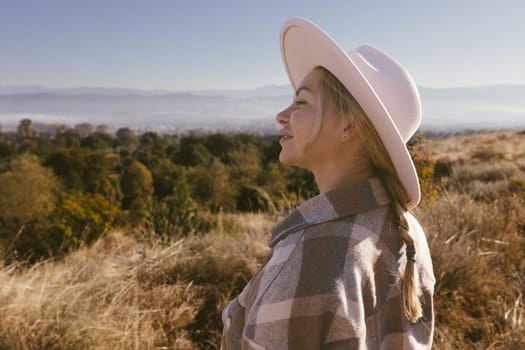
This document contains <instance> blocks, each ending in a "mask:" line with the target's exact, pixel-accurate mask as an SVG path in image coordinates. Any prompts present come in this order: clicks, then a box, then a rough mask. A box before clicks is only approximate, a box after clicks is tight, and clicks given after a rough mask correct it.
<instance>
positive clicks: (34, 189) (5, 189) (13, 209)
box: [0, 153, 60, 258]
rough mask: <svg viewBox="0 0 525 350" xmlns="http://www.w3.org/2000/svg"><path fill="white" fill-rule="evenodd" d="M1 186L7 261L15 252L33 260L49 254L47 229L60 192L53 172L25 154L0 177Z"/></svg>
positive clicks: (1, 236)
mask: <svg viewBox="0 0 525 350" xmlns="http://www.w3.org/2000/svg"><path fill="white" fill-rule="evenodd" d="M0 184H1V185H0V253H3V255H4V258H10V257H11V256H12V254H13V253H14V252H19V253H20V254H24V253H26V252H27V253H28V254H30V255H32V256H34V257H38V256H43V255H45V254H47V253H46V252H47V250H48V249H47V247H46V245H47V241H49V240H48V239H47V238H49V236H48V235H49V234H50V231H48V230H47V229H46V228H48V227H49V223H50V221H51V220H52V219H53V215H52V213H53V212H54V210H55V208H56V205H57V201H58V192H59V191H60V184H59V182H58V180H57V178H56V177H55V175H54V174H53V172H52V171H51V170H50V169H48V168H44V167H43V166H42V165H40V162H39V160H38V158H37V157H36V156H34V155H32V154H28V153H25V154H23V155H22V156H21V157H20V158H18V159H16V160H15V161H13V163H12V165H11V169H10V170H8V171H7V172H5V173H2V174H0ZM51 244H52V243H51ZM3 250H6V251H3ZM2 251H3V252H2Z"/></svg>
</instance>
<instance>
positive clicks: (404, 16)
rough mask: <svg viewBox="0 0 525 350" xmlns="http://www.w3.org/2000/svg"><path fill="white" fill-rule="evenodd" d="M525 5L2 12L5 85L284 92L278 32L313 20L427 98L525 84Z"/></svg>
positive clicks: (449, 1) (88, 6)
mask: <svg viewBox="0 0 525 350" xmlns="http://www.w3.org/2000/svg"><path fill="white" fill-rule="evenodd" d="M524 13H525V1H522V0H500V1H497V0H492V1H490V0H476V1H474V0H441V1H421V0H384V1H378V0H367V1H365V0H359V1H354V0H346V1H343V0H339V1H336V0H328V1H319V0H317V1H314V0H303V1H290V0H280V1H279V0H263V1H249V0H244V1H241V0H236V1H234V0H208V1H204V0H186V1H182V0H171V1H168V0H150V1H146V0H143V1H138V0H85V1H75V0H33V1H28V0H11V1H8V0H0V45H1V47H0V85H32V84H36V85H44V86H48V87H76V86H89V87H123V88H139V89H169V90H178V91H180V90H204V89H248V88H255V87H259V86H263V85H272V84H285V83H287V78H286V74H285V72H284V69H283V67H282V63H281V57H280V53H279V45H278V38H279V31H280V27H281V24H282V23H283V22H284V21H285V20H286V19H287V18H289V17H292V16H301V17H305V18H308V19H310V20H312V21H314V22H315V23H317V24H318V25H320V26H321V27H323V28H324V29H325V30H326V31H327V32H328V33H330V34H331V35H332V36H333V37H334V38H335V39H336V40H337V41H338V42H339V43H340V45H341V46H343V47H345V48H347V49H351V48H353V47H355V46H358V45H360V44H363V43H368V44H371V45H374V46H377V47H379V48H381V49H383V50H384V51H386V52H387V53H389V54H390V55H392V56H393V57H395V58H396V59H397V60H398V61H400V62H401V63H402V64H404V65H405V66H406V67H407V68H408V70H409V71H410V72H411V73H412V75H413V76H414V78H415V80H416V82H417V83H418V85H420V86H427V87H452V86H473V85H488V84H525V63H524V62H525V21H524V20H523V18H524V17H523V16H524V15H523V14H524Z"/></svg>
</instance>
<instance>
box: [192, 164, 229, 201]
mask: <svg viewBox="0 0 525 350" xmlns="http://www.w3.org/2000/svg"><path fill="white" fill-rule="evenodd" d="M188 179H191V188H192V195H193V198H195V200H197V201H198V203H199V204H201V205H202V206H205V207H207V208H209V209H210V210H212V211H219V210H225V211H234V210H235V209H236V207H237V203H236V198H237V193H238V188H236V187H235V186H233V185H232V183H231V179H230V172H229V171H228V168H227V167H226V166H225V165H224V164H223V163H222V162H221V161H220V160H218V159H216V158H214V159H213V160H212V162H211V163H210V165H209V166H207V167H203V166H199V167H192V168H189V169H188Z"/></svg>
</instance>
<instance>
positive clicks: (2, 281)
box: [0, 131, 525, 349]
mask: <svg viewBox="0 0 525 350" xmlns="http://www.w3.org/2000/svg"><path fill="white" fill-rule="evenodd" d="M524 144H525V133H518V132H510V131H509V132H499V133H480V134H475V135H468V136H467V135H460V136H455V137H451V138H447V139H441V140H437V139H436V140H431V141H429V144H428V148H429V150H431V151H432V152H433V154H434V157H435V159H437V160H439V161H440V162H441V164H444V165H445V167H444V169H448V170H447V171H444V172H441V173H440V175H439V176H440V178H439V181H440V188H441V189H442V190H441V192H440V193H439V195H438V196H437V198H436V199H435V200H433V201H426V202H423V203H422V205H421V206H420V207H418V209H417V211H416V215H417V216H418V217H419V218H420V219H421V221H422V223H423V226H424V227H425V228H426V231H427V233H428V238H429V243H430V246H431V251H432V255H433V259H434V270H435V273H436V277H437V285H436V294H435V311H436V332H435V339H434V344H435V346H434V348H435V349H525V323H524V321H525V320H524V317H525V315H524V313H525V306H524V296H523V294H524V292H525V152H524V150H523V145H524ZM274 219H275V218H268V217H265V216H263V215H242V216H241V215H236V216H226V215H222V216H221V217H220V218H219V222H220V223H221V225H220V226H219V229H218V230H217V232H212V233H210V234H207V235H205V236H201V237H194V238H188V239H183V240H179V241H176V242H172V243H171V244H169V245H166V244H162V243H160V242H142V241H140V242H137V241H136V240H135V239H133V238H131V237H130V236H129V235H122V234H118V233H115V234H112V235H110V236H108V237H106V238H104V239H102V240H100V241H98V242H97V243H96V244H95V245H94V246H92V247H90V248H83V249H81V250H79V251H77V252H75V253H72V254H70V255H68V256H67V257H66V258H65V259H63V260H60V261H47V262H43V263H40V264H38V265H35V266H32V267H29V268H27V267H17V266H9V267H3V268H0V314H1V315H2V317H1V318H0V349H217V348H218V346H219V340H220V331H221V328H222V325H221V323H220V317H219V315H220V311H221V310H222V308H223V307H224V306H225V304H226V302H227V301H228V300H229V299H231V298H232V297H233V296H234V295H236V294H238V293H239V292H240V290H241V288H242V287H243V286H244V285H245V283H246V281H247V280H248V279H249V278H250V276H251V275H252V274H253V273H254V272H255V271H256V270H257V268H258V266H259V265H260V263H261V261H262V260H263V259H264V257H265V256H266V254H267V253H268V249H267V247H266V242H267V238H268V237H267V234H266V232H267V230H268V228H269V227H270V225H271V224H272V222H274Z"/></svg>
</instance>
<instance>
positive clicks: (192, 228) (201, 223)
mask: <svg viewBox="0 0 525 350" xmlns="http://www.w3.org/2000/svg"><path fill="white" fill-rule="evenodd" d="M172 192H173V193H172V194H171V195H169V196H167V197H165V198H164V199H162V200H156V199H155V200H154V201H153V202H152V208H151V210H150V223H151V224H152V225H153V229H154V231H155V233H156V234H159V235H161V236H167V237H180V236H187V235H189V234H193V233H199V232H204V231H207V230H209V228H210V227H211V225H212V224H211V221H209V220H207V219H206V218H205V217H204V215H203V214H202V213H201V211H200V210H199V208H198V207H197V205H196V204H195V203H194V201H193V199H192V197H191V189H190V186H189V184H188V182H187V180H186V177H185V176H180V177H178V178H177V179H176V180H175V182H174V183H173V191H172Z"/></svg>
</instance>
